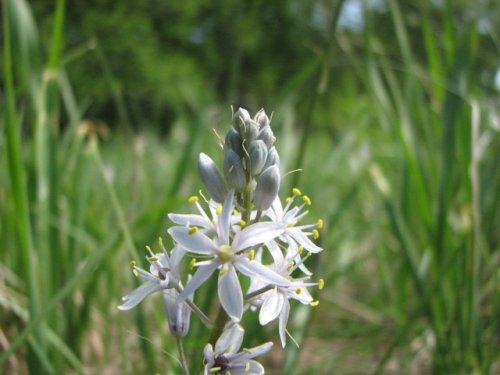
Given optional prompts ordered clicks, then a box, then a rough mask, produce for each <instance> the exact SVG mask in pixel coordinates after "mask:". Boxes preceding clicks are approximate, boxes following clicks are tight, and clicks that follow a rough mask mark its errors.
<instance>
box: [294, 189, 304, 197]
mask: <svg viewBox="0 0 500 375" xmlns="http://www.w3.org/2000/svg"><path fill="white" fill-rule="evenodd" d="M292 193H293V195H299V196H300V195H302V192H301V191H300V190H299V189H297V188H293V189H292Z"/></svg>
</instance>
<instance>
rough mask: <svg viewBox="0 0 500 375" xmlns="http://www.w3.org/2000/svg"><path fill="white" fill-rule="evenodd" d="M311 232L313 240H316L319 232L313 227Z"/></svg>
mask: <svg viewBox="0 0 500 375" xmlns="http://www.w3.org/2000/svg"><path fill="white" fill-rule="evenodd" d="M312 234H313V238H314V239H315V240H317V239H318V238H319V232H318V230H317V229H313V231H312Z"/></svg>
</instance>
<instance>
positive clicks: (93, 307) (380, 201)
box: [0, 0, 500, 374]
mask: <svg viewBox="0 0 500 375" xmlns="http://www.w3.org/2000/svg"><path fill="white" fill-rule="evenodd" d="M353 3H357V2H356V1H352V0H350V1H348V0H346V1H337V2H332V3H331V4H330V3H328V2H322V1H311V2H302V1H276V2H264V1H257V2H250V1H243V2H237V3H236V2H230V1H227V0H226V1H223V0H219V1H214V2H202V1H195V0H186V1H182V2H177V3H175V4H174V2H153V1H150V2H137V1H132V0H130V1H129V0H127V1H121V2H113V1H85V2H71V3H70V2H68V3H66V2H65V1H64V0H57V1H56V2H54V4H53V6H51V7H47V2H44V1H33V2H32V4H28V2H27V1H26V0H3V1H2V14H1V16H2V27H3V30H2V38H3V40H2V53H1V54H0V56H1V62H0V64H1V66H2V73H0V74H1V82H2V86H1V87H2V88H1V92H0V114H1V120H0V249H1V250H0V372H2V369H3V371H4V372H5V373H6V374H11V373H13V374H17V373H19V374H23V373H30V374H45V373H47V374H62V373H95V374H100V373H105V371H108V372H110V373H123V374H129V373H143V372H145V371H147V372H148V373H151V374H154V373H161V374H173V373H180V372H179V371H180V369H179V366H178V365H177V362H176V360H175V359H174V358H177V357H178V355H177V353H176V346H175V340H174V339H173V338H172V337H169V335H168V332H167V325H166V320H165V317H164V312H163V306H162V305H161V303H160V302H159V300H157V301H150V303H148V304H143V305H141V306H140V307H138V308H136V309H135V310H134V311H133V312H130V313H127V314H123V313H119V312H118V311H117V309H116V306H117V305H118V304H119V303H120V297H121V296H122V295H124V294H125V293H126V292H127V291H130V290H131V289H132V288H133V284H134V283H135V282H136V280H134V278H133V277H132V273H131V272H130V270H129V267H128V263H129V261H130V260H131V259H135V260H137V261H138V262H141V261H142V260H143V254H144V253H143V251H142V249H143V248H144V246H145V245H148V244H154V243H156V241H157V238H158V236H159V235H163V236H164V235H165V231H166V224H167V218H166V214H167V213H168V212H171V211H173V210H177V211H179V209H180V208H183V209H184V211H186V210H187V209H188V204H187V202H186V199H187V197H188V196H189V195H191V194H193V193H194V192H196V191H198V189H200V188H201V185H200V184H199V183H198V179H197V176H196V158H197V155H198V154H199V152H202V151H203V152H206V153H211V154H213V155H217V153H216V152H211V151H212V150H215V148H216V147H217V142H216V140H217V138H216V136H215V135H214V132H213V131H212V129H215V130H216V132H217V133H219V134H223V133H224V131H225V130H227V127H228V126H229V125H230V123H231V122H230V121H231V118H230V115H231V112H230V107H229V106H230V105H233V106H236V107H237V106H240V105H241V106H246V107H249V108H250V110H251V112H252V113H253V112H255V111H256V110H258V109H259V108H260V107H265V109H266V111H268V113H270V112H271V111H274V117H273V123H272V124H273V129H274V132H275V133H276V134H277V136H278V137H277V138H278V144H277V147H278V148H279V150H280V155H281V156H282V158H283V160H282V173H285V172H287V171H292V170H296V169H299V168H304V172H300V173H298V172H296V173H292V174H289V175H288V176H287V177H285V178H284V180H283V186H282V189H281V195H282V196H284V195H286V194H289V192H290V191H291V189H292V187H294V186H298V187H300V189H301V190H302V191H304V192H306V193H307V194H308V195H309V196H310V197H311V198H312V200H313V203H314V204H313V206H312V211H313V212H311V214H310V215H311V216H312V217H322V218H323V219H324V221H325V228H324V230H323V232H322V236H321V237H320V241H321V245H322V247H324V248H325V250H326V251H325V252H323V253H322V254H321V256H320V257H319V258H320V259H319V261H317V263H316V264H312V265H311V267H314V268H316V273H317V274H318V275H322V277H323V278H324V279H325V282H326V286H325V289H324V290H323V291H322V292H321V294H320V295H319V296H318V298H319V299H320V301H321V302H320V305H319V306H318V307H317V308H316V309H313V310H312V311H311V309H301V306H295V308H296V313H295V316H294V317H293V319H294V321H290V323H289V330H290V332H291V333H292V335H293V336H294V338H295V339H296V340H297V341H298V342H299V343H300V344H301V347H300V350H298V349H296V348H294V347H293V346H292V345H290V346H288V347H287V350H286V353H285V357H284V358H281V357H278V355H279V351H276V355H275V356H273V355H272V354H271V356H270V357H271V359H269V362H268V364H267V366H266V368H267V369H269V372H270V373H276V374H279V373H285V374H309V373H316V374H331V373H338V374H353V373H363V374H365V373H367V374H369V373H378V374H386V373H394V374H396V373H397V374H399V373H414V374H427V373H435V374H471V373H474V374H488V373H496V372H499V371H500V357H499V353H500V344H499V339H498V337H499V332H500V326H499V323H500V322H499V317H500V301H499V298H500V294H499V285H500V273H499V269H500V253H499V252H498V249H499V246H500V214H499V212H500V170H499V167H500V164H499V163H498V160H499V157H500V155H499V152H498V150H500V141H499V139H500V138H499V137H498V132H499V127H500V125H499V122H500V113H499V108H498V93H499V87H498V82H497V83H496V86H495V74H496V77H497V81H498V74H499V73H498V69H499V68H498V61H499V60H498V52H499V50H500V44H499V40H498V35H499V33H498V30H495V29H494V28H495V26H498V20H499V17H500V10H499V7H498V5H496V3H495V2H494V1H491V2H488V1H486V2H482V3H481V4H479V5H477V4H476V3H475V2H472V1H457V2H452V1H447V0H445V1H442V2H437V1H436V2H431V1H429V2H427V1H424V2H421V3H418V4H413V3H411V2H407V1H396V0H387V2H383V1H380V2H367V4H368V3H369V4H372V5H371V6H368V5H367V4H364V9H363V12H362V14H363V19H362V22H361V23H359V24H355V25H351V27H347V26H349V25H347V26H346V23H345V20H346V17H347V18H348V16H346V14H345V13H342V12H341V10H342V9H344V10H345V9H346V8H348V7H349V6H351V5H352V4H353ZM441 3H442V4H441ZM144 4H147V5H144ZM359 4H361V2H360V3H359ZM374 4H378V5H377V6H376V5H374ZM382 5H383V6H382ZM357 20H358V21H359V20H360V18H359V17H358V19H357ZM495 64H496V66H495ZM145 264H146V262H145V261H144V262H143V263H142V266H144V265H145ZM214 286H215V284H214ZM205 291H206V293H205V294H204V297H203V298H202V299H203V300H201V301H197V302H198V304H199V305H200V306H201V307H207V306H210V302H211V297H212V296H213V293H214V290H213V288H212V289H210V288H206V290H205ZM152 298H154V297H152ZM155 302H156V303H155ZM205 310H208V309H205ZM255 319H256V317H255ZM192 323H193V326H192V330H193V331H194V332H197V333H199V334H198V335H193V336H192V337H191V336H190V337H191V338H190V339H189V341H188V342H187V343H186V349H187V350H188V353H189V355H190V356H198V357H199V358H200V360H201V350H202V348H203V346H204V344H205V343H206V341H207V340H208V338H207V337H206V332H205V331H204V330H203V328H202V326H201V325H200V324H199V323H198V322H195V320H194V319H193V320H192ZM246 326H249V324H246ZM276 333H277V330H276V326H275V325H271V327H266V329H265V330H264V331H262V330H256V331H255V332H251V331H250V330H248V331H247V334H248V335H249V336H248V339H249V342H248V346H251V344H252V340H253V339H256V338H257V337H259V338H261V337H263V336H265V337H267V338H273V339H276ZM193 337H194V338H193ZM200 364H201V363H200ZM281 369H283V370H281Z"/></svg>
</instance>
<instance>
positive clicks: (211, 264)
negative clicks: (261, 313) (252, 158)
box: [168, 191, 289, 321]
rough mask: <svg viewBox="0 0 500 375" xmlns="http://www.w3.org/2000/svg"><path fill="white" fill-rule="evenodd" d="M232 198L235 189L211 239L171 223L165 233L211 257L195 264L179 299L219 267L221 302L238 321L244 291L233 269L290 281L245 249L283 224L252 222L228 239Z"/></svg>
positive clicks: (267, 238) (270, 236)
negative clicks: (195, 269)
mask: <svg viewBox="0 0 500 375" xmlns="http://www.w3.org/2000/svg"><path fill="white" fill-rule="evenodd" d="M233 198H234V193H233V192H232V191H231V192H230V193H229V194H228V196H227V198H226V200H225V201H224V206H223V208H222V213H221V216H220V217H219V220H218V222H217V228H216V232H217V235H216V236H215V238H214V239H211V238H210V237H208V236H207V235H206V234H204V233H202V231H197V230H193V229H195V228H187V227H173V228H170V229H169V230H168V233H169V234H170V235H171V236H172V238H173V239H174V240H175V241H176V242H177V243H178V245H180V246H181V247H183V248H184V249H186V250H187V251H189V252H191V253H194V254H199V255H204V256H208V257H209V258H211V259H209V260H206V261H202V262H198V263H197V264H196V265H197V266H198V270H197V271H196V273H195V274H194V276H193V278H192V279H191V280H190V281H189V282H188V284H187V285H186V288H185V289H184V291H183V292H182V293H181V294H180V295H179V299H180V300H182V299H185V298H186V297H188V296H189V295H191V294H193V293H194V291H195V290H196V289H198V287H199V286H200V285H202V284H203V283H204V282H205V281H206V280H207V279H208V278H209V277H210V276H211V275H212V273H213V272H214V271H215V270H216V269H219V270H220V272H219V284H218V285H219V287H218V294H219V299H220V303H221V305H222V307H223V308H224V310H225V311H226V312H227V314H228V315H229V316H230V317H231V319H233V320H235V321H239V320H240V319H241V316H242V314H243V293H242V291H241V286H240V282H239V280H238V275H237V273H236V270H238V271H240V272H241V273H243V274H245V275H247V276H249V277H253V278H260V279H262V280H266V281H267V282H268V283H272V284H277V285H287V284H288V283H289V282H288V280H287V279H285V278H283V277H282V276H280V275H278V274H276V273H275V272H273V271H272V270H270V269H269V268H267V267H265V266H263V265H262V264H260V263H258V262H255V261H252V260H250V259H249V254H248V252H247V251H246V250H249V249H251V248H252V247H253V246H256V245H258V244H262V243H265V242H267V241H270V240H272V239H273V238H276V237H277V236H279V235H280V234H282V233H283V231H284V230H285V228H284V226H283V224H281V223H270V222H266V223H256V224H252V225H249V226H247V227H245V228H244V229H242V230H237V231H236V233H235V234H234V236H233V238H232V240H231V236H230V234H232V233H230V232H231V231H232V229H233V228H232V227H231V225H230V224H231V212H232V211H233V208H234V206H233Z"/></svg>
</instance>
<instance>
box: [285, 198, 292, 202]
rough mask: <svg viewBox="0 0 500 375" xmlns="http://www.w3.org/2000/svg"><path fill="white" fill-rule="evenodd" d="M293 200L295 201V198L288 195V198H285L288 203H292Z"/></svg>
mask: <svg viewBox="0 0 500 375" xmlns="http://www.w3.org/2000/svg"><path fill="white" fill-rule="evenodd" d="M291 201H293V198H292V197H287V198H286V199H285V202H286V203H290V202H291Z"/></svg>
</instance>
